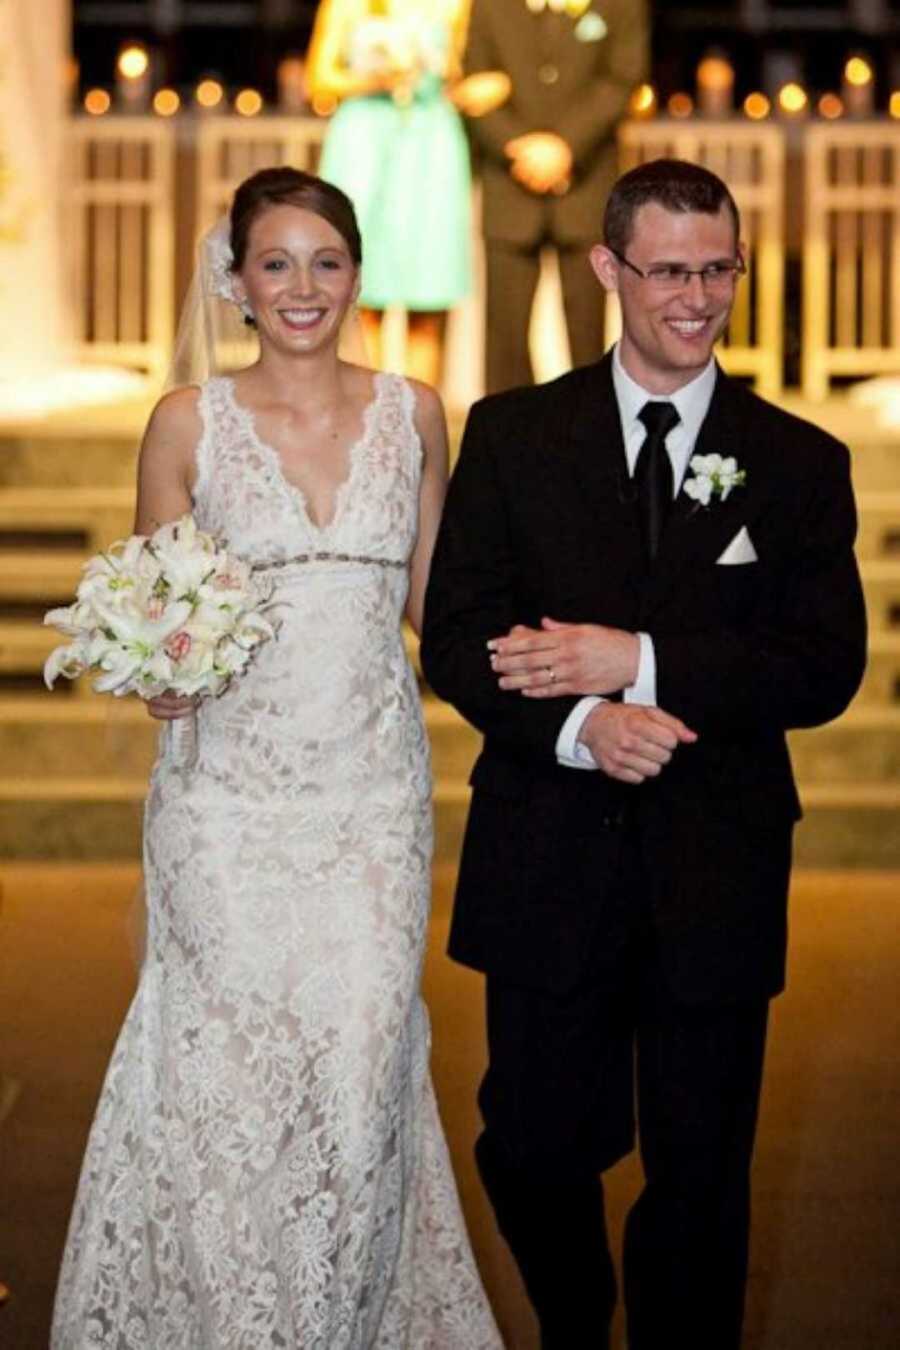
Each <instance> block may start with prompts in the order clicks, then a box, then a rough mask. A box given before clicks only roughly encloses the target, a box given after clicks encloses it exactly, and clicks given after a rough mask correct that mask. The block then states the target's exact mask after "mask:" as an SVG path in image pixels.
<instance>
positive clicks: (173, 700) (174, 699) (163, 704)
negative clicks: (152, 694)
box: [147, 694, 197, 722]
mask: <svg viewBox="0 0 900 1350" xmlns="http://www.w3.org/2000/svg"><path fill="white" fill-rule="evenodd" d="M196 706H197V700H196V699H195V698H187V697H185V696H184V695H182V694H158V695H157V697H156V698H148V700H147V712H148V713H149V714H150V716H151V717H156V718H158V719H159V721H161V722H174V721H176V719H177V718H179V717H187V715H188V713H191V712H193V710H194V709H195V708H196Z"/></svg>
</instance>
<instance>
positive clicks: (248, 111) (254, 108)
mask: <svg viewBox="0 0 900 1350" xmlns="http://www.w3.org/2000/svg"><path fill="white" fill-rule="evenodd" d="M262 106H263V101H262V94H260V92H259V91H258V90H257V89H242V90H241V92H240V93H239V94H238V96H237V98H236V99H235V100H234V108H235V112H238V113H240V115H241V117H255V116H256V115H257V113H260V112H262Z"/></svg>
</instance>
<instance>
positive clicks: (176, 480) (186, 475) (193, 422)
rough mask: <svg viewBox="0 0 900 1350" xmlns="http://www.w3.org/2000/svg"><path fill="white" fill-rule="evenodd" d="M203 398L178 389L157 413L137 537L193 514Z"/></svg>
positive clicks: (147, 447) (168, 708)
mask: <svg viewBox="0 0 900 1350" xmlns="http://www.w3.org/2000/svg"><path fill="white" fill-rule="evenodd" d="M197 399H198V390H197V389H196V388H193V387H191V388H187V389H174V390H173V391H172V392H171V393H170V394H166V395H165V396H164V397H163V398H161V399H160V401H159V403H157V405H156V407H155V408H154V409H153V412H152V414H151V417H150V421H149V422H148V423H147V430H146V431H145V433H144V439H143V442H142V444H141V453H140V458H139V460H138V490H137V508H136V510H135V517H134V529H135V533H136V534H152V533H153V532H154V530H156V529H158V528H159V526H160V525H167V524H168V523H169V521H171V520H178V519H179V518H180V517H181V516H183V515H187V514H188V512H189V511H190V510H191V507H192V505H193V503H192V500H191V489H192V487H193V483H194V474H195V469H194V463H195V461H194V451H195V449H196V446H197V444H198V442H199V440H200V437H201V435H202V432H203V427H202V424H201V421H200V414H199V412H198V410H197ZM193 706H194V700H193V699H192V698H179V697H178V695H177V694H161V695H160V696H159V697H158V698H152V699H150V700H149V701H148V702H147V711H148V713H149V714H150V716H151V717H156V718H158V719H159V720H161V721H164V722H168V721H172V720H173V719H175V718H178V717H186V716H187V714H188V713H189V712H190V711H191V709H192V708H193Z"/></svg>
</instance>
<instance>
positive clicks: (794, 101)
mask: <svg viewBox="0 0 900 1350" xmlns="http://www.w3.org/2000/svg"><path fill="white" fill-rule="evenodd" d="M808 103H809V99H808V98H807V96H806V90H805V89H804V88H803V87H802V86H801V85H799V84H795V83H794V81H793V80H790V81H789V82H788V83H787V84H784V85H782V86H781V88H780V89H779V91H778V106H779V107H780V108H781V109H782V111H783V112H786V113H791V114H792V115H796V114H797V113H801V112H803V110H804V108H805V107H806V106H807V104H808Z"/></svg>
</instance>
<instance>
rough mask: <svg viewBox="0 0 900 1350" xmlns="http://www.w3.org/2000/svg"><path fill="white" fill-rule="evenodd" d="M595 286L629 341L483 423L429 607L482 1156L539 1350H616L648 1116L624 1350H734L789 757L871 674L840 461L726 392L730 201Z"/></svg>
mask: <svg viewBox="0 0 900 1350" xmlns="http://www.w3.org/2000/svg"><path fill="white" fill-rule="evenodd" d="M591 264H592V266H593V270H594V272H595V274H596V276H597V278H598V279H599V281H600V283H601V285H602V286H603V287H604V289H605V290H607V291H616V292H617V294H618V297H619V302H620V305H621V310H622V318H623V332H622V337H621V340H620V341H619V343H618V345H617V347H616V348H615V349H614V350H613V352H612V353H611V354H610V355H608V356H607V357H605V358H604V359H603V360H602V361H601V362H600V363H599V364H598V365H594V366H588V367H585V368H583V369H579V370H575V371H573V372H572V373H571V374H569V375H566V376H564V377H563V378H562V379H560V380H557V381H555V382H554V383H552V384H549V385H543V386H538V387H536V388H533V389H522V390H515V391H512V392H510V393H507V394H501V395H497V396H495V397H492V398H488V399H486V400H484V401H483V402H481V403H479V404H477V405H476V406H475V407H474V408H473V410H472V413H471V416H470V419H469V423H468V427H467V429H466V434H465V437H464V441H463V447H462V451H461V455H460V460H459V464H458V467H457V469H456V473H455V475H454V479H453V482H452V485H451V488H450V492H449V496H448V500H447V506H446V512H445V515H444V520H443V525H442V528H441V532H440V537H439V540H438V544H437V549H436V552H435V556H434V563H433V569H432V576H431V583H430V586H429V591H428V599H427V606H426V615H425V625H424V634H423V643H422V663H423V667H424V670H425V674H426V676H427V678H428V680H429V682H430V684H431V686H432V688H433V689H434V690H435V691H436V692H437V693H438V694H439V695H441V696H442V697H444V698H446V699H448V700H449V701H450V702H451V703H453V704H455V705H456V707H457V708H459V710H460V711H461V712H462V713H463V715H464V716H465V717H466V718H467V719H469V720H470V721H471V722H472V723H474V725H475V726H476V727H478V728H479V730H481V731H482V732H483V733H484V738H485V740H484V750H483V753H482V755H481V757H480V758H479V760H478V762H477V763H476V765H475V768H474V770H473V773H472V779H471V782H472V787H473V789H474V792H473V797H472V805H471V811H470V815H469V821H468V827H467V832H466V838H465V844H464V848H463V855H462V860H461V865H460V873H459V884H458V890H457V897H456V908H455V914H454V921H453V927H452V932H451V939H450V952H451V955H452V956H454V957H455V958H456V959H457V960H459V961H462V962H464V963H465V964H467V965H471V966H474V967H475V968H476V969H478V970H482V971H485V972H486V973H487V1018H488V1041H489V1055H490V1062H489V1067H488V1071H487V1074H486V1076H485V1079H484V1082H483V1084H482V1087H481V1093H480V1104H481V1109H482V1114H483V1117H484V1122H485V1130H484V1133H483V1134H482V1136H481V1138H480V1139H479V1141H478V1144H477V1148H476V1153H477V1159H478V1164H479V1168H480V1171H481V1175H482V1178H483V1180H484V1184H485V1186H486V1189H487V1191H488V1194H489V1195H490V1198H491V1201H492V1203H493V1205H494V1209H495V1211H496V1215H497V1220H498V1223H499V1226H500V1229H501V1231H502V1232H503V1234H504V1236H505V1237H506V1239H507V1241H508V1242H509V1244H510V1247H511V1249H512V1251H513V1253H514V1255H515V1257H516V1260H517V1262H518V1264H519V1267H520V1270H521V1272H522V1276H523V1279H524V1281H525V1284H526V1287H527V1289H528V1293H529V1295H530V1297H531V1299H532V1302H533V1303H534V1306H535V1308H536V1310H537V1313H538V1317H539V1319H540V1324H541V1334H542V1341H541V1344H542V1347H543V1350H600V1348H601V1347H606V1346H607V1345H608V1343H609V1342H608V1336H609V1323H610V1318H611V1316H612V1310H613V1306H614V1302H615V1298H616V1284H615V1278H614V1275H613V1267H612V1262H611V1259H610V1255H609V1251H608V1247H607V1242H606V1235H605V1226H604V1211H603V1189H602V1183H601V1181H600V1173H601V1172H602V1171H603V1170H604V1169H605V1168H608V1167H610V1166H611V1165H612V1164H613V1163H614V1162H616V1161H617V1160H618V1159H619V1158H621V1157H623V1156H624V1155H625V1154H626V1153H628V1152H629V1151H630V1149H631V1148H632V1147H633V1142H634V1129H635V1120H634V1104H635V1102H636V1107H637V1119H638V1122H639V1125H640V1148H641V1158H642V1162H643V1168H644V1174H645V1182H646V1184H645V1187H644V1189H643V1192H642V1194H641V1195H640V1197H639V1198H638V1200H637V1202H636V1203H635V1205H634V1207H633V1208H632V1210H631V1212H630V1214H629V1216H628V1220H627V1225H626V1233H625V1252H624V1286H625V1287H624V1297H625V1304H626V1310H627V1317H628V1335H629V1346H630V1350H668V1347H669V1346H670V1345H672V1344H673V1343H674V1342H675V1341H676V1340H681V1339H684V1340H686V1342H687V1343H689V1344H690V1345H691V1346H692V1347H693V1350H737V1347H738V1346H739V1343H740V1336H741V1321H742V1314H743V1301H744V1285H745V1280H746V1270H747V1245H748V1230H749V1169H750V1159H751V1154H752V1148H753V1137H754V1131H755V1126H756V1114H757V1104H758V1099H759V1089H760V1080H761V1074H762V1063H763V1049H764V1044H765V1036H766V1020H767V1010H768V1002H769V999H770V998H771V997H772V996H773V995H774V994H777V993H778V992H779V991H780V990H781V988H782V987H783V983H784V960H785V938H786V922H785V910H786V899H787V889H788V875H789V869H790V855H791V835H792V831H793V826H794V823H795V821H796V820H797V819H798V817H799V815H800V810H799V806H798V801H797V794H796V790H795V787H794V782H793V777H792V774H791V767H790V761H789V758H788V753H787V749H786V747H785V737H784V733H785V731H786V729H788V728H790V727H800V726H813V725H816V724H818V723H821V722H826V721H828V720H829V719H830V718H833V717H836V716H837V715H838V714H839V713H840V712H841V711H842V710H843V709H844V708H845V707H846V706H847V704H848V702H849V701H850V699H851V698H852V696H853V693H854V691H855V690H856V688H857V686H858V684H859V681H860V678H861V675H862V671H863V665H864V660H865V615H864V609H863V601H862V595H861V591H860V584H859V578H858V573H857V569H856V565H855V562H854V558H853V552H852V548H853V540H854V534H855V528H856V522H855V511H854V505H853V497H852V493H851V488H850V477H849V457H848V454H847V450H846V449H845V447H844V446H842V445H840V444H839V443H838V442H836V441H834V440H833V439H832V438H831V437H830V436H827V435H826V434H825V433H824V432H822V431H819V430H818V429H816V428H815V427H813V426H811V425H810V424H809V423H807V422H803V421H800V420H799V419H797V418H795V417H791V416H789V415H788V414H786V413H784V412H781V411H780V410H778V409H777V408H775V407H773V406H771V405H769V404H767V403H764V402H762V401H761V400H760V399H758V398H756V397H755V396H754V395H753V394H751V393H750V392H749V391H748V390H746V389H745V388H744V387H743V386H742V385H740V384H737V383H735V382H734V381H732V380H730V379H728V378H727V377H726V376H725V375H723V373H722V371H721V370H720V369H719V367H718V366H717V365H716V363H715V361H714V358H713V356H712V349H713V345H714V343H715V341H716V340H717V338H718V337H719V336H720V335H721V333H722V331H723V329H724V328H725V326H726V324H727V322H728V317H729V314H730V312H731V307H732V303H733V299H734V294H735V289H736V287H737V286H738V285H740V284H741V275H742V273H743V271H744V263H743V258H742V252H741V245H740V243H739V221H738V212H737V208H736V206H735V203H734V201H733V199H732V197H731V194H730V193H729V191H728V189H727V188H726V186H725V184H724V183H722V182H721V181H720V180H719V179H718V178H716V177H715V176H714V175H713V174H711V173H709V172H707V171H706V170H705V169H702V168H699V167H696V166H694V165H691V164H687V163H684V162H681V161H677V160H657V161H655V162H652V163H648V164H644V165H642V166H641V167H639V168H637V169H635V170H633V171H632V172H630V173H628V174H626V175H625V176H624V177H623V178H621V179H620V180H619V181H618V183H617V184H616V186H615V187H614V189H613V191H612V194H611V197H610V199H609V201H608V205H607V208H606V214H605V220H604V242H603V244H598V245H596V246H595V247H594V249H593V250H592V252H591Z"/></svg>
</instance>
